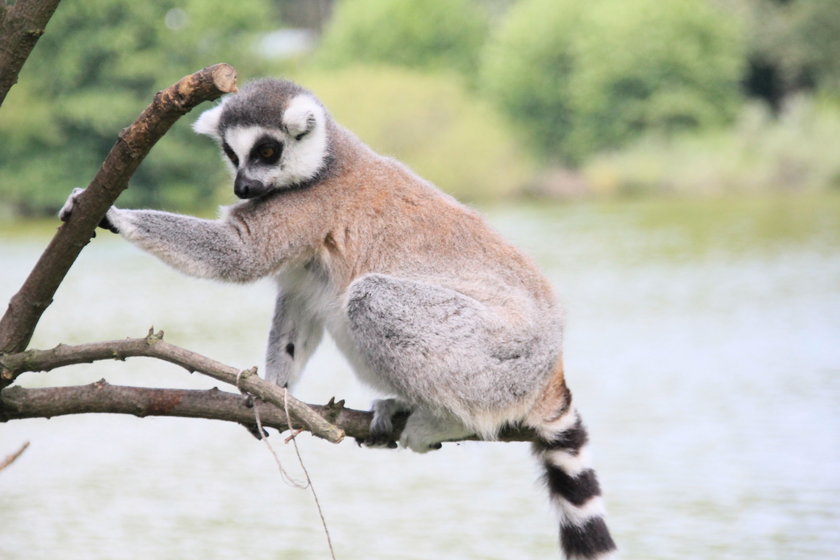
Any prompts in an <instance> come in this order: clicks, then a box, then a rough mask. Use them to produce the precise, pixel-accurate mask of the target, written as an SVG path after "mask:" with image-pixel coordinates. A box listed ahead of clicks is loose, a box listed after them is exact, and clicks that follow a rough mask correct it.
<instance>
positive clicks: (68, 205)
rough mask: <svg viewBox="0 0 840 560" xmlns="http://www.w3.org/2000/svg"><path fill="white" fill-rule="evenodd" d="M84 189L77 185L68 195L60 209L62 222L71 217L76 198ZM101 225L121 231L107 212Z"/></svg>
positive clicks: (113, 230)
mask: <svg viewBox="0 0 840 560" xmlns="http://www.w3.org/2000/svg"><path fill="white" fill-rule="evenodd" d="M84 191H85V189H83V188H80V187H76V188H75V189H73V190H72V191H71V192H70V196H68V197H67V200H66V201H65V202H64V206H62V207H61V210H59V211H58V219H60V220H61V221H62V222H66V221H67V220H69V219H70V215H71V214H72V213H73V208H74V207H75V205H76V198H78V197H79V195H80V194H82V193H83V192H84ZM99 227H101V228H102V229H107V230H110V231H112V232H114V233H119V230H118V229H117V227H116V226H115V225H114V224H113V223H112V222H111V221H110V220H109V219H108V215H107V214H105V216H104V217H103V218H102V221H100V222H99ZM93 235H94V236H96V232H94V234H93Z"/></svg>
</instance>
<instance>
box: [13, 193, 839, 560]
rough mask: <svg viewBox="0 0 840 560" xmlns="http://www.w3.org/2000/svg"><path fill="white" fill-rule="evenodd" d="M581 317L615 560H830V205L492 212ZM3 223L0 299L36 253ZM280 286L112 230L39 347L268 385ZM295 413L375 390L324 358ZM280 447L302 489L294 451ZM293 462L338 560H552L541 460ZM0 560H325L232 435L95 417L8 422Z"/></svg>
mask: <svg viewBox="0 0 840 560" xmlns="http://www.w3.org/2000/svg"><path fill="white" fill-rule="evenodd" d="M487 213H488V215H489V217H490V220H491V222H492V223H493V224H494V225H495V227H496V228H497V229H499V230H500V231H501V232H502V233H503V234H504V235H505V236H506V237H508V238H509V239H511V240H512V241H513V242H515V243H516V244H517V245H518V246H520V247H521V248H522V249H523V250H525V251H526V252H527V253H529V254H530V255H532V256H533V257H534V258H535V259H536V260H537V262H538V263H539V264H540V266H541V267H542V268H543V270H544V271H545V272H546V274H547V275H548V276H549V277H550V279H551V280H552V282H553V284H554V285H555V287H556V289H557V292H558V294H559V295H560V298H561V300H562V301H563V302H564V304H565V306H566V308H567V311H568V326H567V336H566V341H565V348H566V361H567V372H568V380H569V384H570V386H571V388H572V391H573V392H574V394H575V399H576V402H577V405H578V407H579V408H580V410H581V412H582V414H583V416H584V418H585V420H586V422H587V424H588V427H589V429H590V434H591V440H592V444H593V448H594V455H595V462H596V467H597V468H598V472H599V475H600V477H601V481H602V486H603V488H604V493H605V497H606V500H607V507H608V511H609V523H610V526H611V528H612V530H613V532H614V534H615V537H616V541H617V542H618V544H619V547H620V549H621V550H622V556H623V558H624V559H633V558H637V559H646V560H650V559H660V558H661V559H673V558H681V559H686V558H692V559H693V558H714V559H715V560H729V559H750V560H755V559H765V558H766V559H784V560H790V559H805V558H808V559H822V558H825V559H830V558H838V554H840V553H838V551H840V195H833V196H831V195H819V196H816V195H814V196H800V197H785V196H774V197H761V198H738V199H724V200H720V199H718V200H701V201H681V200H669V201H627V202H620V203H619V202H617V203H582V204H572V205H554V204H518V205H514V206H507V207H501V206H500V207H497V208H490V209H488V210H487ZM50 234H51V232H50V231H47V230H45V229H43V228H41V229H38V228H29V227H26V228H23V230H22V231H21V229H12V228H10V227H8V226H6V227H5V228H0V299H2V300H3V301H7V300H8V298H9V297H10V296H11V295H12V294H13V293H14V292H15V291H16V290H17V288H18V287H19V285H20V283H21V282H22V280H23V278H24V277H25V275H26V274H27V273H28V271H29V269H30V268H31V266H32V265H33V264H34V262H35V260H36V259H37V257H38V256H39V254H40V251H41V250H42V248H43V247H44V245H45V244H46V242H47V240H48V238H49V235H50ZM271 297H272V296H271V286H270V285H269V284H268V283H258V284H255V285H251V286H226V285H221V284H215V283H211V282H206V281H200V280H195V279H190V278H184V277H182V276H180V275H178V274H177V273H175V272H173V271H171V270H169V269H168V268H166V267H165V266H164V265H162V264H159V263H158V262H157V261H156V260H154V259H153V258H151V257H148V256H146V255H144V254H142V253H140V252H139V251H138V250H136V249H133V248H132V247H130V246H129V245H128V244H127V243H124V242H122V241H121V240H120V239H118V238H116V237H115V236H110V235H109V234H107V233H100V235H99V236H98V237H97V238H96V239H95V240H94V241H93V242H92V243H91V244H90V245H89V246H88V247H87V248H86V249H85V251H84V252H83V254H82V257H81V258H80V259H79V260H78V261H77V262H76V265H75V266H74V268H73V270H72V271H71V273H70V275H69V277H68V278H67V280H66V281H65V283H64V284H63V285H62V287H61V289H60V290H59V292H58V294H57V295H56V298H55V303H54V304H53V305H52V306H51V307H50V308H49V309H48V311H47V312H46V313H45V315H44V317H43V319H42V321H41V324H40V326H39V329H38V331H37V333H36V336H35V339H34V341H33V344H32V346H33V347H36V348H45V347H50V346H53V345H55V344H57V343H58V342H66V343H79V342H89V341H97V340H106V339H112V338H123V337H136V336H142V335H144V334H145V333H146V332H147V330H148V328H149V327H150V326H152V325H154V326H155V327H156V328H162V329H164V330H165V331H166V333H167V339H168V340H169V341H170V342H173V343H176V344H180V345H183V346H186V347H189V348H191V349H193V350H196V351H199V352H202V353H205V354H207V355H210V356H213V357H214V358H216V359H219V360H221V361H224V362H226V363H229V364H231V365H234V366H237V367H242V368H245V367H249V366H251V365H262V355H263V347H264V342H265V339H266V336H267V331H268V323H269V320H270V316H271V304H272V302H271ZM103 377H105V378H107V379H108V380H109V381H110V382H111V383H114V384H117V383H121V384H131V385H146V386H170V387H192V388H205V387H210V386H214V385H215V383H214V382H212V381H209V380H206V379H203V378H202V377H201V376H199V375H189V374H187V373H185V372H184V371H182V370H180V369H178V368H176V367H174V366H168V365H166V364H161V363H158V362H155V361H152V360H146V359H139V358H138V359H132V360H129V361H128V362H126V363H121V362H113V363H110V362H108V363H99V364H95V365H85V366H74V367H72V368H64V369H62V370H57V371H54V372H52V373H49V374H27V375H25V376H24V377H22V378H21V379H20V383H21V384H22V385H26V386H45V385H58V384H81V383H89V382H91V381H95V380H98V379H100V378H103ZM296 392H297V394H298V396H300V397H301V398H303V399H304V400H307V401H309V402H326V401H327V400H328V399H329V398H330V397H331V396H333V395H335V396H337V397H340V398H346V399H347V400H348V405H349V406H352V407H355V408H367V407H368V405H369V402H370V400H371V399H372V398H374V397H375V395H374V394H372V393H370V392H369V391H367V390H366V389H365V388H363V387H360V386H359V385H358V384H357V383H356V382H355V381H354V380H353V378H352V374H351V372H350V370H349V368H348V366H347V365H346V363H345V362H344V361H343V360H342V359H341V357H340V356H339V355H338V353H337V352H336V350H335V348H334V347H333V346H332V344H331V343H329V342H327V343H326V344H325V345H324V346H323V347H322V348H321V349H320V350H319V352H318V354H317V355H316V357H315V358H314V360H313V361H312V363H310V365H309V367H308V370H307V373H306V375H305V377H304V380H303V382H302V384H301V386H300V387H299V388H298V389H297V390H296ZM271 440H272V441H273V444H274V447H275V448H276V449H277V451H278V452H279V454H280V456H281V460H282V461H283V463H284V465H285V467H286V468H287V469H288V470H290V471H292V472H293V473H299V472H300V471H299V468H298V466H297V463H296V459H295V457H294V453H293V449H292V448H291V447H290V446H287V445H283V443H282V440H283V438H281V437H278V436H276V435H274V436H273V437H272V438H271ZM299 440H300V445H301V452H302V454H303V457H304V460H305V461H306V464H307V467H308V469H309V471H310V474H311V476H312V478H313V480H314V482H315V486H316V489H317V491H318V493H319V497H320V500H321V503H322V505H323V507H324V513H325V516H326V520H327V523H328V524H329V529H330V532H331V534H332V537H333V541H334V544H335V548H336V557H337V558H338V559H339V560H353V559H371V558H393V559H406V560H408V559H417V560H419V559H429V558H452V559H488V560H489V559H501V558H504V559H511V558H516V559H519V558H522V559H525V558H556V557H558V553H557V544H556V521H555V518H554V515H553V513H552V511H551V510H550V508H549V506H548V505H547V503H546V498H545V492H544V490H543V489H542V488H541V486H540V484H539V483H538V477H539V472H538V469H537V467H536V465H535V464H534V463H533V461H532V459H531V457H530V456H529V451H528V446H527V445H526V444H503V443H468V444H461V445H454V444H450V445H445V446H444V448H443V449H442V450H441V451H438V452H435V453H430V454H427V455H422V456H421V455H415V454H411V453H409V452H396V451H387V450H368V449H360V448H358V447H357V446H356V445H355V444H354V443H353V442H350V441H348V442H345V443H342V444H340V445H331V444H328V443H324V442H322V441H318V440H314V439H313V438H311V437H310V436H308V435H304V436H301V437H300V438H299ZM24 441H30V442H31V446H30V448H29V449H28V450H27V451H26V453H25V454H24V455H23V456H22V457H21V458H20V459H19V460H18V461H17V462H16V463H15V464H14V465H12V466H11V467H9V468H8V469H6V470H5V471H3V472H2V473H0V558H3V559H7V560H17V559H27V560H41V559H43V560H53V559H56V558H61V559H85V560H98V559H103V560H104V559H108V560H112V559H123V558H125V559H136V558H158V559H173V560H174V559H195V558H202V559H216V558H218V559H227V558H240V557H241V558H248V559H249V560H259V559H269V558H284V559H316V558H317V559H323V558H328V557H329V555H328V551H327V547H326V543H325V540H324V537H323V530H322V528H321V525H320V521H319V519H318V516H317V512H316V510H315V507H314V505H313V502H312V498H311V496H310V495H309V494H308V493H307V492H305V491H302V490H299V489H296V488H293V487H290V486H288V485H287V484H285V483H284V482H283V480H282V479H281V477H280V476H279V474H278V471H277V468H276V466H275V463H274V459H273V458H272V457H271V455H270V453H269V452H268V451H267V450H266V448H265V447H264V446H263V445H262V444H261V443H259V442H257V441H256V440H254V439H253V438H252V437H251V436H250V435H248V434H247V433H246V432H245V430H244V429H242V428H241V427H240V426H236V425H229V424H225V423H221V422H210V421H202V420H184V419H166V418H147V419H138V418H133V417H126V416H116V415H86V416H75V417H63V418H54V419H52V420H26V421H17V422H11V423H8V424H3V425H0V457H3V456H5V455H7V454H9V453H12V452H13V451H14V450H16V449H17V448H18V447H19V446H20V445H21V444H22V443H23V442H24Z"/></svg>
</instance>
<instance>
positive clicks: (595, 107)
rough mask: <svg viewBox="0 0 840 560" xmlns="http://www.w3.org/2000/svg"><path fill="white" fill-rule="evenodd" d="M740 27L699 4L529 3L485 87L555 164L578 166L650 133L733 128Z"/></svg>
mask: <svg viewBox="0 0 840 560" xmlns="http://www.w3.org/2000/svg"><path fill="white" fill-rule="evenodd" d="M741 37H742V33H741V29H740V28H739V26H738V22H737V20H734V19H733V18H730V17H728V14H726V13H724V12H721V11H717V10H715V9H713V8H712V7H711V6H710V5H709V4H707V3H705V2H697V1H695V0H670V1H668V2H661V1H659V0H634V1H633V2H627V1H626V0H593V1H591V2H586V3H581V2H576V1H574V0H523V1H522V2H520V3H518V4H516V5H514V6H513V8H512V9H511V10H510V13H509V15H508V17H507V19H506V21H505V22H504V24H503V25H502V26H501V28H500V29H499V32H498V34H497V35H496V36H495V37H494V38H493V39H492V40H491V41H490V43H489V45H488V47H487V50H486V52H485V56H484V60H483V67H482V77H481V82H482V85H483V89H484V91H485V92H486V93H487V95H488V96H489V97H490V98H491V99H493V100H494V101H495V102H496V103H497V104H498V106H499V107H501V108H502V109H503V110H505V111H506V112H507V113H508V114H509V115H510V116H511V117H512V118H514V119H515V120H516V121H518V122H520V123H521V124H522V127H523V129H524V131H525V133H526V134H527V135H528V137H529V139H530V141H531V142H532V144H533V145H534V146H535V147H536V148H537V150H538V151H539V152H541V153H542V154H543V155H544V156H546V157H548V158H559V159H562V160H564V161H566V162H568V163H578V162H580V161H581V160H582V159H583V158H584V157H586V156H587V155H590V154H592V153H594V152H596V151H598V150H603V149H608V148H614V147H617V146H621V145H623V144H624V143H626V142H627V141H629V140H631V139H633V138H635V137H637V136H638V135H639V134H640V133H642V132H645V131H651V130H656V131H662V132H664V133H671V132H676V131H680V130H686V129H696V128H701V127H705V126H710V125H717V124H720V123H723V122H726V121H727V120H728V119H730V118H731V117H732V116H733V115H734V113H735V112H736V109H737V106H738V104H739V99H740V97H739V88H738V80H739V78H740V76H741V72H742V68H743V64H744V52H745V51H744V46H743V44H742V40H741Z"/></svg>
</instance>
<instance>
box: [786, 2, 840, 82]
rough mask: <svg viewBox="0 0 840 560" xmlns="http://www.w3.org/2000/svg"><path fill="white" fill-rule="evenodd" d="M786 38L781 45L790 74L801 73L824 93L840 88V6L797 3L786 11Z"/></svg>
mask: <svg viewBox="0 0 840 560" xmlns="http://www.w3.org/2000/svg"><path fill="white" fill-rule="evenodd" d="M784 15H785V18H786V21H787V26H786V34H785V36H784V37H782V38H781V40H780V41H779V45H778V50H777V51H776V52H777V53H778V56H779V59H780V61H781V63H782V64H783V66H784V67H786V69H787V71H788V73H800V74H802V75H803V76H804V78H805V80H807V81H810V82H812V83H813V84H814V86H815V87H816V88H818V89H820V90H823V91H825V92H833V93H834V95H837V90H838V88H840V2H837V0H798V1H796V2H793V3H791V4H790V6H788V7H787V8H786V10H785V11H784Z"/></svg>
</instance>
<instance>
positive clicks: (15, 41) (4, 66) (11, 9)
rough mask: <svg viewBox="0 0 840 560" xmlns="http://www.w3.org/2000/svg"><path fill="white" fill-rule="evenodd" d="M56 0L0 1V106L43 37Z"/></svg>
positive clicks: (55, 5)
mask: <svg viewBox="0 0 840 560" xmlns="http://www.w3.org/2000/svg"><path fill="white" fill-rule="evenodd" d="M58 2H59V0H17V2H15V3H14V4H12V5H11V6H6V5H5V0H4V1H3V2H0V105H2V104H3V101H5V99H6V94H8V93H9V90H10V89H12V86H13V85H15V84H16V83H17V80H18V74H20V71H21V69H22V68H23V64H24V63H25V62H26V59H27V58H29V55H30V54H31V53H32V49H34V48H35V43H37V42H38V39H40V38H41V35H43V34H44V29H45V28H46V27H47V22H49V21H50V18H51V17H52V15H53V13H54V12H55V9H56V8H57V7H58Z"/></svg>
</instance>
